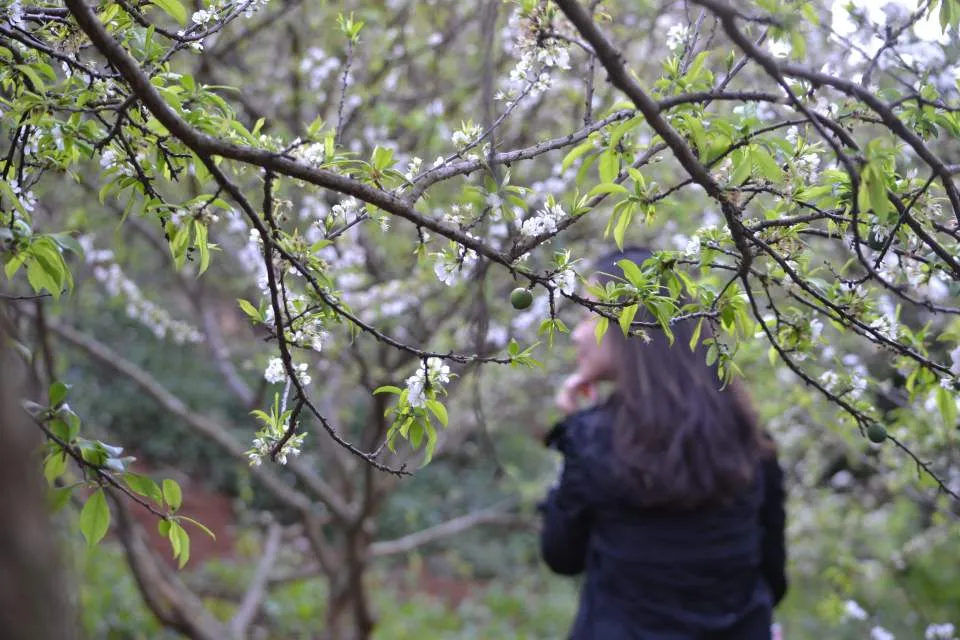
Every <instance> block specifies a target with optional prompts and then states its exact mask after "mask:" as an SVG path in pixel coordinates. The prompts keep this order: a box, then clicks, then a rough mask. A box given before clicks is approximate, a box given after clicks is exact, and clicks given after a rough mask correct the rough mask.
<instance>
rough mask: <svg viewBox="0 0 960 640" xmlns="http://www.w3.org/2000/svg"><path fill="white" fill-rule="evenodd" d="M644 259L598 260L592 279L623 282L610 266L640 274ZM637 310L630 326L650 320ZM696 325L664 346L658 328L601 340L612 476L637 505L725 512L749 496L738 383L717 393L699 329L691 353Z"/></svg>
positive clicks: (753, 426) (750, 443)
mask: <svg viewBox="0 0 960 640" xmlns="http://www.w3.org/2000/svg"><path fill="white" fill-rule="evenodd" d="M651 257H652V254H651V252H650V251H648V250H646V249H642V248H630V249H626V250H624V251H616V252H613V253H610V254H608V255H606V256H604V257H603V258H601V259H600V260H599V261H598V263H597V264H596V271H597V272H598V273H597V275H596V277H595V279H596V280H597V281H598V282H600V283H601V284H603V283H605V282H607V281H610V280H611V279H614V278H619V277H622V274H623V271H622V270H621V268H620V267H619V266H617V262H618V261H620V260H623V259H627V260H630V261H632V262H634V263H635V264H637V266H642V265H643V263H644V262H645V261H646V260H647V259H649V258H651ZM652 319H653V317H652V315H651V314H649V313H647V312H645V311H643V310H641V311H640V312H638V313H637V315H636V317H635V320H647V321H649V320H652ZM696 325H697V320H695V319H688V320H681V321H678V322H676V323H674V324H673V325H671V330H672V332H673V334H674V341H673V343H672V344H671V342H670V341H669V339H668V337H667V336H666V334H665V333H664V332H663V331H662V330H660V329H647V331H646V333H647V336H648V337H647V339H646V340H644V339H641V338H639V337H625V336H624V335H623V333H622V332H621V331H619V330H618V329H611V330H610V331H608V332H607V336H608V338H607V339H608V340H612V341H613V344H612V346H613V349H612V351H613V352H614V354H615V356H614V357H615V363H616V374H617V377H616V386H617V392H616V393H615V394H614V397H613V406H614V407H615V412H616V413H615V415H616V418H615V422H614V425H613V445H614V446H613V449H614V451H615V456H616V462H617V464H616V465H615V467H616V470H617V472H618V473H619V474H621V475H622V476H623V479H624V481H625V484H626V486H627V488H628V490H629V491H630V493H631V494H632V495H634V496H636V497H637V498H639V500H640V501H641V502H642V503H643V504H646V505H650V506H653V505H663V506H676V507H681V508H691V507H697V506H704V505H708V504H718V503H724V502H726V501H728V500H731V499H733V498H735V497H736V496H737V495H739V494H741V493H742V492H743V491H744V490H745V489H746V488H747V487H749V486H750V485H751V483H752V481H753V479H754V475H755V473H756V468H757V463H758V461H759V459H760V457H761V456H762V455H763V454H764V452H765V445H764V443H763V441H762V439H761V435H760V430H759V428H758V426H757V420H756V417H755V415H754V413H753V410H752V408H751V406H750V402H749V399H748V398H747V395H746V392H745V390H744V389H743V388H742V387H741V385H740V383H739V382H738V381H733V382H731V383H730V384H728V385H726V386H724V385H723V383H722V381H721V379H720V376H719V375H718V371H717V368H716V366H709V365H707V361H706V347H704V345H703V341H704V340H705V339H707V338H710V337H711V336H712V332H711V331H710V327H709V323H708V322H703V324H702V326H701V332H700V339H699V341H698V342H697V345H696V346H695V348H694V349H692V350H691V348H690V346H689V345H690V342H691V339H692V337H693V333H694V331H695V330H696Z"/></svg>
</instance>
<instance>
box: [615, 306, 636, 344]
mask: <svg viewBox="0 0 960 640" xmlns="http://www.w3.org/2000/svg"><path fill="white" fill-rule="evenodd" d="M639 308H640V307H639V305H636V304H632V305H630V306H629V307H626V308H625V309H624V310H623V311H621V312H620V330H621V331H623V335H624V336H629V335H630V326H631V325H632V324H633V318H634V316H636V315H637V310H638V309H639Z"/></svg>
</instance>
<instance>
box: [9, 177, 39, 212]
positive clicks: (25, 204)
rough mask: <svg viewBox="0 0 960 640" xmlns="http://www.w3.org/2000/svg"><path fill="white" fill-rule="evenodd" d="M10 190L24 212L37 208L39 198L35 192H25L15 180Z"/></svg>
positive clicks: (12, 181)
mask: <svg viewBox="0 0 960 640" xmlns="http://www.w3.org/2000/svg"><path fill="white" fill-rule="evenodd" d="M10 190H11V191H12V192H13V195H14V196H15V197H16V198H17V201H18V202H19V203H20V206H21V207H22V208H23V210H24V211H26V212H30V211H33V210H34V208H35V207H36V206H37V197H36V196H35V195H33V191H29V190H24V189H23V187H21V186H20V183H19V182H17V181H16V180H15V179H14V180H11V181H10Z"/></svg>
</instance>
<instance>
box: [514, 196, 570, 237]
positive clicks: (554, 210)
mask: <svg viewBox="0 0 960 640" xmlns="http://www.w3.org/2000/svg"><path fill="white" fill-rule="evenodd" d="M566 215H567V214H566V212H565V211H564V210H563V207H562V206H561V205H560V204H559V203H553V204H547V205H546V206H544V207H543V208H542V209H539V210H538V211H537V212H536V213H535V214H534V215H533V216H531V217H529V218H527V219H526V220H524V221H523V224H522V225H520V233H522V234H523V235H525V236H528V237H536V236H539V235H542V234H544V233H556V232H557V223H558V222H560V220H561V219H562V218H563V217H564V216H566Z"/></svg>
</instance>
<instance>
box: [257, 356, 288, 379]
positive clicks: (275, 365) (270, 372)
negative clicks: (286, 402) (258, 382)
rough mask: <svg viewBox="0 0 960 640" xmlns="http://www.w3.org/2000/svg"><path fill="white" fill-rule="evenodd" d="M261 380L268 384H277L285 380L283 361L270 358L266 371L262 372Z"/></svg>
mask: <svg viewBox="0 0 960 640" xmlns="http://www.w3.org/2000/svg"><path fill="white" fill-rule="evenodd" d="M263 378H264V379H265V380H266V381H267V382H269V383H270V384H277V383H278V382H283V381H284V380H286V378H287V374H286V371H284V369H283V360H281V359H280V358H271V359H270V362H269V363H268V364H267V370H266V371H264V372H263Z"/></svg>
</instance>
